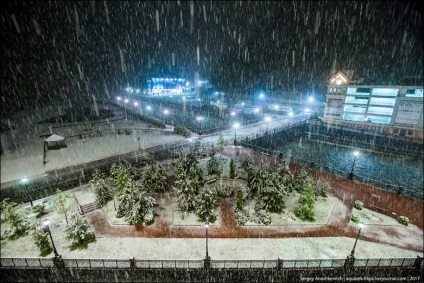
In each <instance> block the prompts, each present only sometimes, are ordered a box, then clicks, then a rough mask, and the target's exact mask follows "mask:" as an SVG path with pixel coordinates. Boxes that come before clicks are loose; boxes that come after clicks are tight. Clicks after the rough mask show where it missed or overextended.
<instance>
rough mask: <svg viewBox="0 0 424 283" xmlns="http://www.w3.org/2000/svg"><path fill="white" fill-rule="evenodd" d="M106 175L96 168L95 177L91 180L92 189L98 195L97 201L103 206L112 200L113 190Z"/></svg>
mask: <svg viewBox="0 0 424 283" xmlns="http://www.w3.org/2000/svg"><path fill="white" fill-rule="evenodd" d="M105 178H106V177H105V176H104V175H103V174H101V173H100V171H99V170H98V169H96V171H95V173H94V175H93V179H91V180H90V184H91V190H92V191H94V193H95V195H96V201H97V202H98V203H99V204H100V206H101V207H103V206H104V205H105V204H106V203H107V202H108V201H110V200H112V198H113V192H112V189H111V188H110V187H109V186H108V184H107V183H106V181H105Z"/></svg>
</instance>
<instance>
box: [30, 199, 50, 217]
mask: <svg viewBox="0 0 424 283" xmlns="http://www.w3.org/2000/svg"><path fill="white" fill-rule="evenodd" d="M32 210H33V211H34V212H35V217H37V218H40V217H41V216H43V215H46V214H47V211H46V206H45V205H44V203H40V204H37V205H35V206H34V207H33V208H32Z"/></svg>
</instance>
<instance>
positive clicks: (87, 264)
mask: <svg viewBox="0 0 424 283" xmlns="http://www.w3.org/2000/svg"><path fill="white" fill-rule="evenodd" d="M55 260H56V261H59V262H61V263H62V264H61V266H62V267H65V268H88V269H91V268H97V269H104V268H112V269H130V268H136V269H137V268H139V269H151V268H171V269H199V268H205V261H206V260H139V259H90V258H87V259H81V258H80V259H68V258H65V259H62V258H60V259H57V258H54V257H53V258H16V257H14V258H12V257H11V258H1V261H0V262H1V265H0V267H14V268H52V267H54V266H55ZM347 262H351V261H350V260H349V259H340V258H336V259H299V260H298V259H296V260H284V259H276V260H210V266H209V267H210V268H217V269H234V268H236V269H242V268H249V269H251V268H255V269H270V268H271V269H272V268H279V269H296V268H299V269H304V268H337V267H344V266H346V264H347ZM353 266H354V267H415V268H423V267H424V261H423V260H422V258H420V257H416V258H370V259H361V258H359V259H355V260H354V261H353Z"/></svg>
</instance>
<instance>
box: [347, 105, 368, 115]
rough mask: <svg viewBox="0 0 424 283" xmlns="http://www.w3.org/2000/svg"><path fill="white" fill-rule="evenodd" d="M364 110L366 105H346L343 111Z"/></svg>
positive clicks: (357, 111)
mask: <svg viewBox="0 0 424 283" xmlns="http://www.w3.org/2000/svg"><path fill="white" fill-rule="evenodd" d="M366 110H367V107H366V106H357V105H346V106H345V107H344V111H345V112H354V113H365V111H366Z"/></svg>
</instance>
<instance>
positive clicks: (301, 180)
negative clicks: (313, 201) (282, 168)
mask: <svg viewBox="0 0 424 283" xmlns="http://www.w3.org/2000/svg"><path fill="white" fill-rule="evenodd" d="M312 182H313V181H312V179H311V177H309V175H308V172H306V170H305V169H303V168H302V169H301V170H300V173H299V174H298V175H297V176H296V178H295V179H294V189H295V190H296V191H297V192H299V193H301V192H303V191H304V190H305V188H306V187H308V186H309V185H311V184H312Z"/></svg>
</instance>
